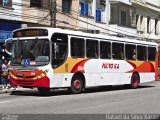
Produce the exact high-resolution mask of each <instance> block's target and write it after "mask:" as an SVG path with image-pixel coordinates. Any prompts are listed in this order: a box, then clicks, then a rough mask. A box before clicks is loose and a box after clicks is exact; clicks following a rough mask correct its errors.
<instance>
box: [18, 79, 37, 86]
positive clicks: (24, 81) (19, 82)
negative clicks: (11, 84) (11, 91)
mask: <svg viewBox="0 0 160 120" xmlns="http://www.w3.org/2000/svg"><path fill="white" fill-rule="evenodd" d="M16 82H17V84H19V85H32V84H34V81H33V80H17V81H16Z"/></svg>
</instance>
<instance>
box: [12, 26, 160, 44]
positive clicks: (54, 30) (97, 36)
mask: <svg viewBox="0 0 160 120" xmlns="http://www.w3.org/2000/svg"><path fill="white" fill-rule="evenodd" d="M24 29H46V30H48V33H49V35H52V34H53V33H64V34H68V35H71V36H79V37H88V38H94V39H104V40H112V41H119V42H131V43H138V44H147V45H154V46H158V44H157V43H155V42H148V41H142V40H137V39H134V38H133V39H131V38H127V37H117V36H109V35H105V34H92V33H85V32H82V31H74V30H68V29H60V28H49V27H28V28H21V29H17V30H14V31H13V32H15V31H19V30H24Z"/></svg>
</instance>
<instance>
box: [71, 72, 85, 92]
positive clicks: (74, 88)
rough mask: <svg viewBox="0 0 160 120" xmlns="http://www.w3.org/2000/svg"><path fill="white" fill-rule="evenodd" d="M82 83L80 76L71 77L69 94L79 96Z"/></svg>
mask: <svg viewBox="0 0 160 120" xmlns="http://www.w3.org/2000/svg"><path fill="white" fill-rule="evenodd" d="M83 87H84V83H83V79H82V78H81V76H79V75H76V76H74V77H73V79H72V82H71V88H70V90H71V92H72V93H74V94H79V93H81V92H82V91H83Z"/></svg>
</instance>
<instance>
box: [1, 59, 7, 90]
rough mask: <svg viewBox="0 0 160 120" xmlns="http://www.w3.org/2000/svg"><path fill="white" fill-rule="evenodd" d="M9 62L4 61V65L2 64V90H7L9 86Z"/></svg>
mask: <svg viewBox="0 0 160 120" xmlns="http://www.w3.org/2000/svg"><path fill="white" fill-rule="evenodd" d="M8 74H9V70H8V61H7V60H4V63H3V64H2V74H1V80H2V85H3V86H2V88H7V84H8Z"/></svg>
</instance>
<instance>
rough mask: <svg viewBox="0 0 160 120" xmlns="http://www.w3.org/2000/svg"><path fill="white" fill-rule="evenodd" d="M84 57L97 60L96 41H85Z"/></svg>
mask: <svg viewBox="0 0 160 120" xmlns="http://www.w3.org/2000/svg"><path fill="white" fill-rule="evenodd" d="M86 55H87V57H89V58H98V57H99V53H98V40H86Z"/></svg>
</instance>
